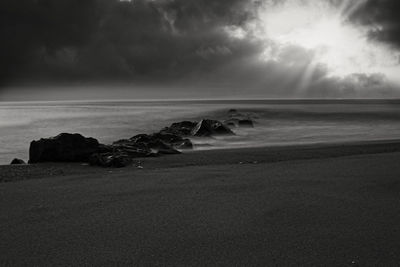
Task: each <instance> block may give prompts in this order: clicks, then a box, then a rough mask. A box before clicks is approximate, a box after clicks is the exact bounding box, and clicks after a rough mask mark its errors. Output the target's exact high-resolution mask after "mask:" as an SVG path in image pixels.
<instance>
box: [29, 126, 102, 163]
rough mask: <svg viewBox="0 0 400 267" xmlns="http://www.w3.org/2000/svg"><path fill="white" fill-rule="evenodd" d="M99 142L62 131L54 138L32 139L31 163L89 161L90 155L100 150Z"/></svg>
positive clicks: (30, 149)
mask: <svg viewBox="0 0 400 267" xmlns="http://www.w3.org/2000/svg"><path fill="white" fill-rule="evenodd" d="M99 145H100V144H99V142H98V141H97V140H96V139H94V138H90V137H89V138H86V137H84V136H82V135H80V134H69V133H62V134H59V135H57V136H56V137H52V138H42V139H40V140H38V141H32V142H31V144H30V148H29V163H37V162H87V161H88V160H89V157H90V155H92V154H93V153H96V152H98V150H99Z"/></svg>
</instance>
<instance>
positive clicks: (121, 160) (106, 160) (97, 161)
mask: <svg viewBox="0 0 400 267" xmlns="http://www.w3.org/2000/svg"><path fill="white" fill-rule="evenodd" d="M132 162H133V161H132V158H131V157H130V155H128V154H125V153H96V154H93V155H91V156H90V158H89V163H90V165H94V166H101V167H115V168H122V167H126V166H128V165H131V164H132Z"/></svg>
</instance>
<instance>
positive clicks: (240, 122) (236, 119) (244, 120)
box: [224, 109, 254, 128]
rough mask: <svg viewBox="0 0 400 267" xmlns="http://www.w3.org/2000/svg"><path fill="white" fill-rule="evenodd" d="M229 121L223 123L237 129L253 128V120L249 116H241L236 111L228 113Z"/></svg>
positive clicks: (231, 110) (232, 110)
mask: <svg viewBox="0 0 400 267" xmlns="http://www.w3.org/2000/svg"><path fill="white" fill-rule="evenodd" d="M228 116H229V119H226V120H224V123H225V124H226V125H227V126H230V127H239V128H253V127H254V120H253V119H252V118H251V116H250V115H249V114H243V113H240V112H239V111H237V110H236V109H230V110H229V111H228Z"/></svg>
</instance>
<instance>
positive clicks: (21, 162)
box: [10, 158, 26, 165]
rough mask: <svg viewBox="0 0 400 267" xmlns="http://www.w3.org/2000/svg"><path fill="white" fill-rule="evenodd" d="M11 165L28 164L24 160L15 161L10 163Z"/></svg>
mask: <svg viewBox="0 0 400 267" xmlns="http://www.w3.org/2000/svg"><path fill="white" fill-rule="evenodd" d="M10 164H11V165H22V164H26V163H25V161H23V160H22V159H17V158H15V159H13V160H12V161H11V163H10Z"/></svg>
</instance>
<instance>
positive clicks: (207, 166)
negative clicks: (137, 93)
mask: <svg viewBox="0 0 400 267" xmlns="http://www.w3.org/2000/svg"><path fill="white" fill-rule="evenodd" d="M136 165H140V166H142V167H143V168H137V167H136V166H132V167H128V168H123V169H103V168H98V167H90V166H84V165H81V164H38V165H32V166H0V181H2V182H1V183H0V200H1V201H0V265H1V266H7V265H10V266H16V265H35V266H63V265H73V266H92V265H94V266H115V265H118V266H121V265H130V266H165V265H167V266H298V265H303V266H304V265H305V266H399V265H400V141H381V142H368V143H352V144H350V143H347V144H332V145H305V146H296V147H279V148H248V149H232V150H215V151H202V152H190V153H185V154H183V155H174V156H168V157H160V158H148V159H143V160H141V162H140V164H139V163H137V164H136Z"/></svg>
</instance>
